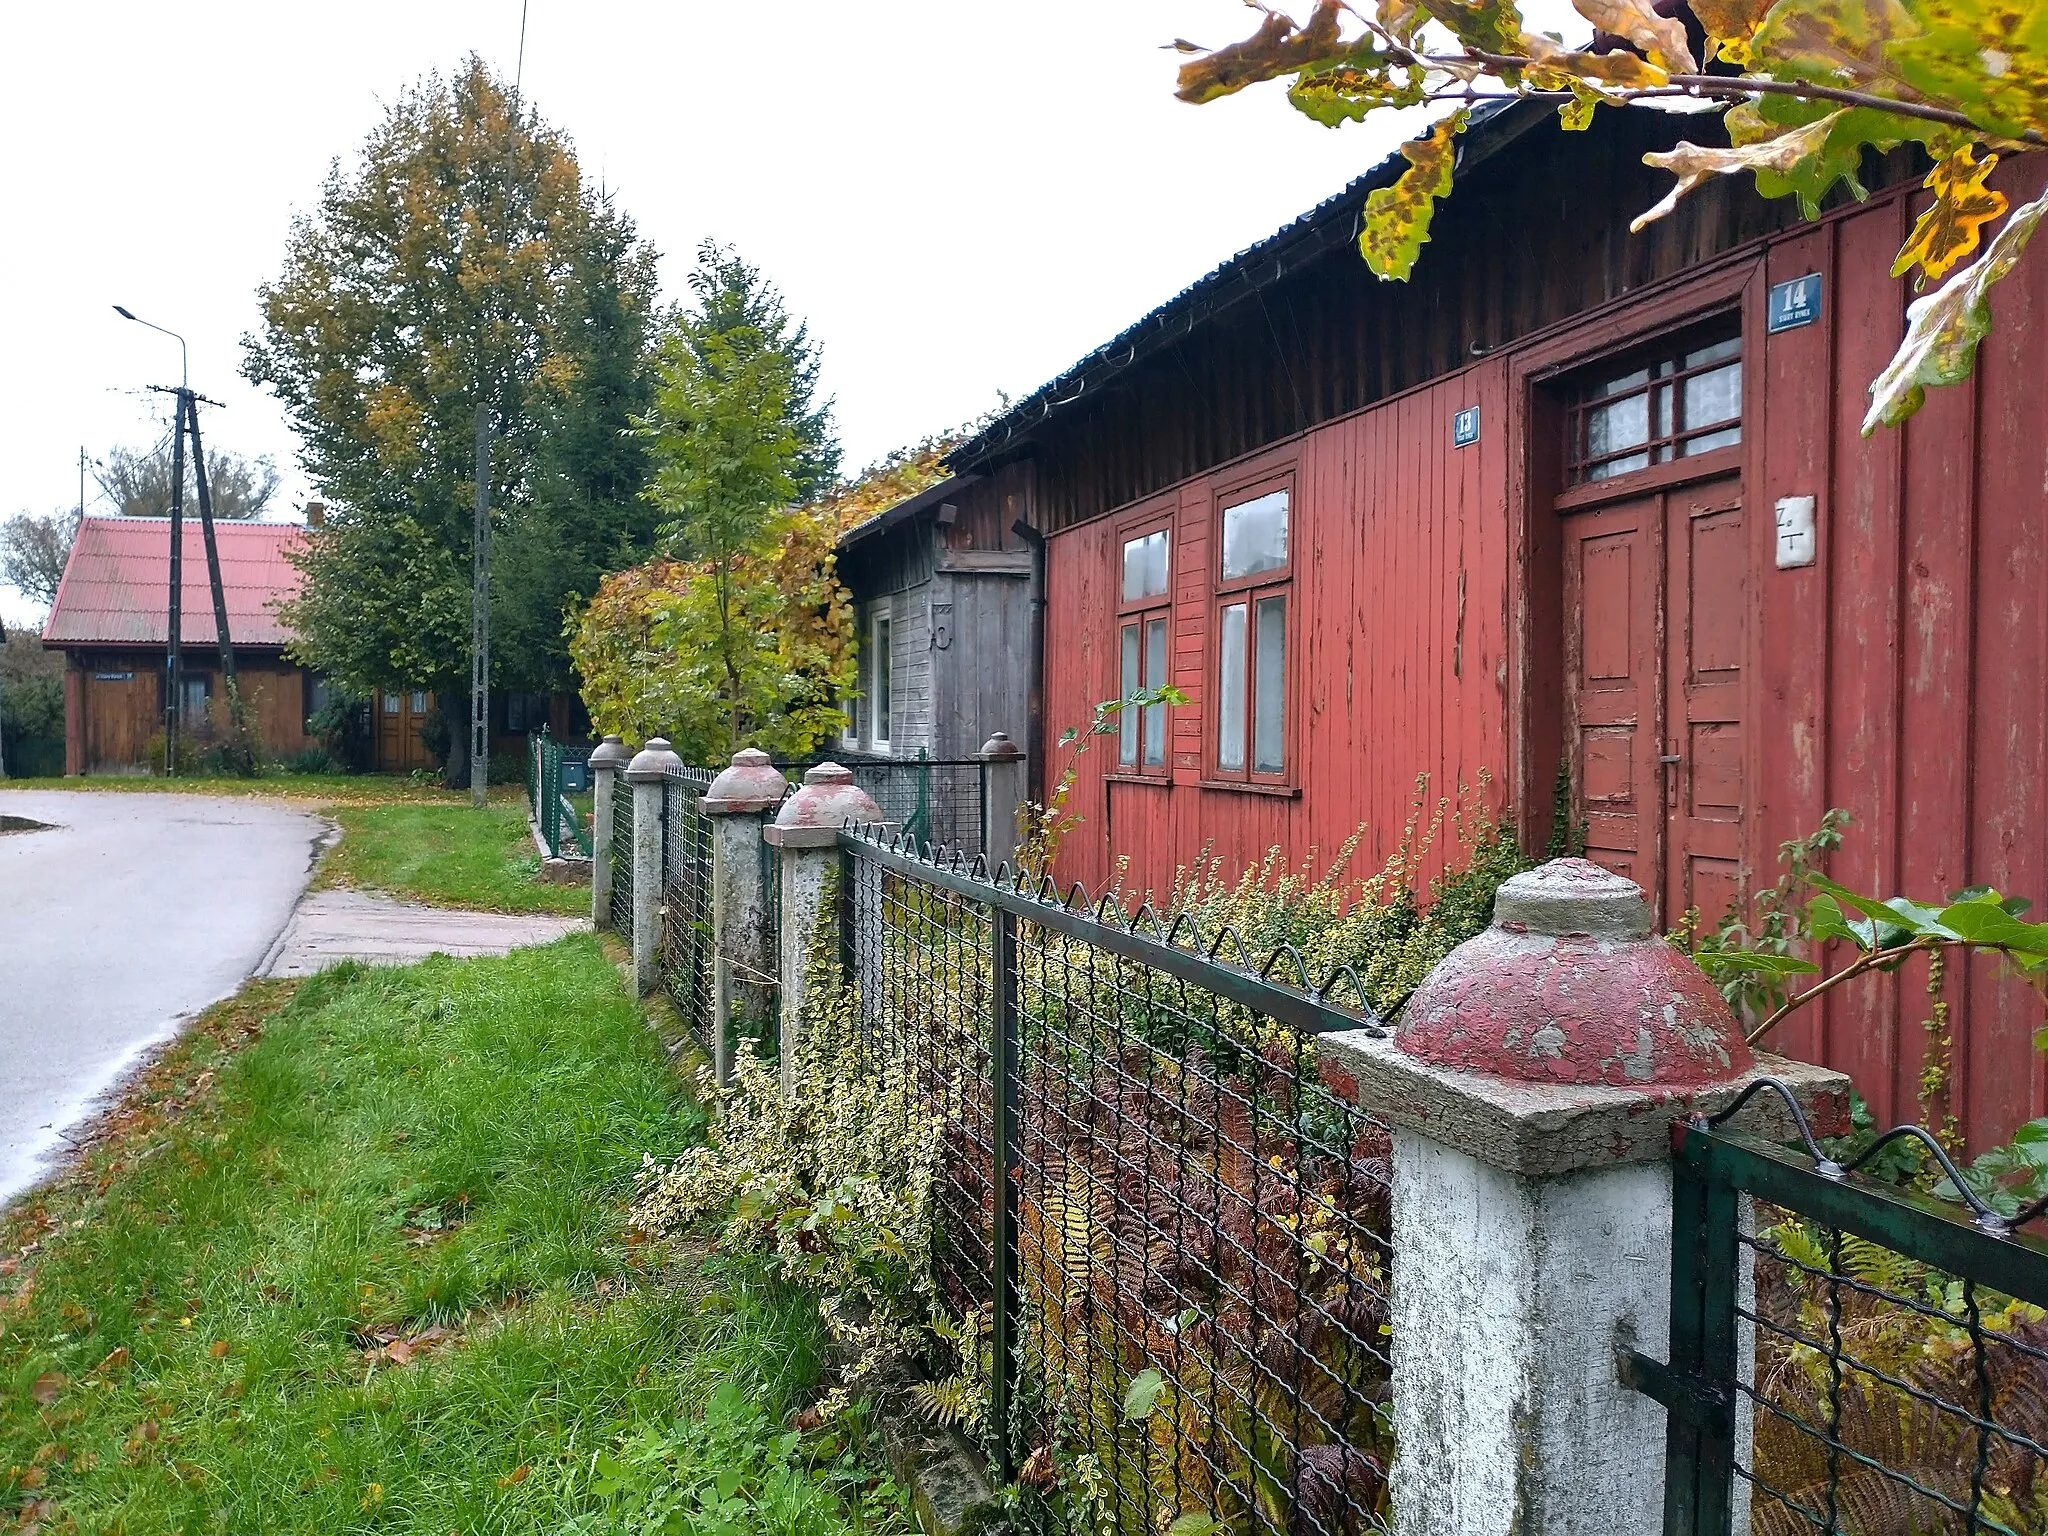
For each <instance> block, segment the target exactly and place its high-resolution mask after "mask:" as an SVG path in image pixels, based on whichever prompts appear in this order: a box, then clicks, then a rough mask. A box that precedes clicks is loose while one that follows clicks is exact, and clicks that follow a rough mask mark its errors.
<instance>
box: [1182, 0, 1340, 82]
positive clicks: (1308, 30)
mask: <svg viewBox="0 0 2048 1536" xmlns="http://www.w3.org/2000/svg"><path fill="white" fill-rule="evenodd" d="M1343 9H1344V7H1343V5H1342V4H1341V3H1340V0H1316V8H1315V12H1314V14H1312V15H1311V16H1310V17H1309V19H1308V25H1306V26H1304V27H1296V26H1295V24H1294V18H1293V17H1292V16H1288V15H1286V14H1285V13H1283V12H1280V11H1267V12H1266V13H1265V17H1264V19H1263V20H1262V21H1260V23H1259V29H1258V31H1256V32H1254V33H1253V34H1252V35H1251V36H1250V37H1248V38H1246V39H1245V40H1244V41H1243V42H1240V43H1231V44H1228V45H1227V46H1225V47H1222V48H1218V49H1217V50H1216V51H1215V52H1214V53H1209V54H1204V55H1203V56H1202V57H1201V58H1199V59H1190V60H1189V61H1188V62H1187V63H1185V64H1183V65H1181V67H1180V80H1179V83H1178V88H1177V89H1176V90H1175V91H1174V95H1176V96H1178V97H1179V98H1180V99H1181V100H1182V101H1192V102H1196V103H1200V102H1205V101H1214V100H1215V99H1216V98H1217V97H1218V96H1228V95H1230V94H1231V93H1232V92H1233V91H1241V90H1243V89H1244V88H1245V87H1246V86H1248V85H1255V84H1257V83H1258V82H1259V81H1261V80H1271V79H1272V78H1274V77H1275V76H1276V75H1284V74H1289V73H1291V72H1293V71H1294V70H1298V69H1303V68H1306V67H1307V66H1308V65H1310V64H1314V63H1316V62H1318V61H1319V60H1322V59H1327V58H1329V57H1330V56H1331V55H1332V54H1333V53H1335V52H1337V51H1338V49H1339V47H1340V46H1341V40H1340V38H1339V36H1338V24H1337V19H1338V16H1339V15H1340V14H1341V13H1342V11H1343Z"/></svg>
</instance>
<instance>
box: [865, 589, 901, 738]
mask: <svg viewBox="0 0 2048 1536" xmlns="http://www.w3.org/2000/svg"><path fill="white" fill-rule="evenodd" d="M894 619H895V614H894V612H893V611H892V610H891V608H890V606H889V605H888V604H886V603H885V604H883V605H882V606H881V607H880V608H878V609H876V610H875V612H874V613H872V614H870V615H869V616H868V647H869V649H870V650H871V651H872V652H873V654H874V660H873V661H872V662H870V663H869V665H868V678H867V681H868V691H867V699H866V703H867V712H868V750H869V751H870V752H873V753H875V754H876V755H877V756H879V757H887V756H888V755H889V738H890V736H891V735H892V734H893V728H894V726H895V724H896V722H895V720H894V719H892V718H891V716H892V715H893V713H894V709H895V703H896V701H895V698H894V697H893V685H894V683H895V680H896V667H895V658H894V656H893V654H892V653H891V649H890V647H891V643H892V642H893V641H894V640H895V638H896V629H895V624H894Z"/></svg>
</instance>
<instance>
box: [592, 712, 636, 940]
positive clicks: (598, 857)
mask: <svg viewBox="0 0 2048 1536" xmlns="http://www.w3.org/2000/svg"><path fill="white" fill-rule="evenodd" d="M626 762H627V757H626V749H625V746H624V744H623V743H621V742H620V740H619V738H618V737H616V736H607V737H605V739H604V740H603V741H601V742H599V743H598V746H597V750H596V751H595V752H593V753H591V754H590V778H591V786H590V789H591V801H590V926H591V927H593V928H595V929H596V930H597V931H598V932H599V933H603V932H604V931H605V930H606V929H607V928H609V927H611V925H612V809H613V805H614V798H613V797H614V796H615V795H617V793H618V788H619V770H621V769H622V768H624V767H625V766H626Z"/></svg>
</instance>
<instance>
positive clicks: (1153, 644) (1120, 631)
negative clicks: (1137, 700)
mask: <svg viewBox="0 0 2048 1536" xmlns="http://www.w3.org/2000/svg"><path fill="white" fill-rule="evenodd" d="M1168 545H1169V538H1168V535H1167V530H1166V528H1165V526H1164V525H1160V526H1156V527H1151V528H1146V527H1143V526H1137V527H1132V528H1128V529H1126V530H1125V534H1124V539H1123V554H1122V564H1121V569H1122V584H1121V586H1120V587H1119V589H1118V590H1119V600H1118V605H1117V697H1118V698H1120V699H1128V698H1130V697H1131V696H1132V695H1133V694H1135V693H1137V692H1139V691H1140V690H1141V689H1145V688H1161V687H1164V686H1165V685H1166V683H1167V681H1168V675H1167V666H1168V662H1167V638H1166V637H1167V632H1168V628H1169V609H1168V599H1167V591H1168V585H1169V584H1168V580H1167V577H1168V574H1169V568H1170V559H1169V548H1168ZM1116 761H1117V767H1118V768H1120V769H1122V770H1123V771H1124V772H1125V773H1141V774H1152V775H1163V774H1164V773H1165V772H1166V706H1165V705H1164V704H1150V705H1147V706H1146V707H1145V708H1144V709H1142V710H1136V709H1127V710H1125V711H1123V713H1122V714H1121V715H1120V716H1119V717H1118V719H1117V751H1116Z"/></svg>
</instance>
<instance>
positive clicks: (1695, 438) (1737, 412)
mask: <svg viewBox="0 0 2048 1536" xmlns="http://www.w3.org/2000/svg"><path fill="white" fill-rule="evenodd" d="M1732 324H1733V322H1724V323H1723V324H1722V325H1721V326H1719V327H1718V328H1717V329H1715V330H1711V331H1691V332H1688V333H1686V334H1685V335H1683V336H1681V337H1678V338H1675V339H1667V340H1665V341H1663V342H1660V343H1659V344H1658V345H1657V347H1656V348H1655V349H1654V350H1652V351H1649V352H1635V353H1633V354H1631V355H1630V356H1629V357H1627V358H1624V359H1621V360H1619V361H1616V362H1613V363H1609V364H1606V365H1603V366H1601V367H1599V368H1597V369H1595V370H1594V371H1593V373H1592V375H1591V377H1589V378H1588V379H1587V380H1586V382H1585V384H1584V385H1583V386H1581V387H1580V388H1579V389H1578V390H1576V391H1575V392H1574V393H1573V396H1572V399H1571V406H1570V409H1569V410H1568V411H1567V412H1566V419H1567V423H1568V431H1569V433H1570V437H1569V440H1568V442H1567V455H1566V456H1567V459H1568V461H1569V466H1570V471H1571V483H1572V484H1573V485H1584V484H1585V483H1587V482H1588V481H1592V480H1609V479H1612V478H1613V477H1614V476H1616V475H1626V474H1633V473H1634V472H1635V471H1637V470H1639V469H1648V468H1650V467H1651V466H1652V465H1654V464H1669V463H1671V462H1672V461H1673V460H1674V459H1686V458H1691V457H1693V456H1694V455H1696V454H1702V453H1711V452H1712V451H1713V450H1714V449H1716V448H1732V447H1734V446H1735V445H1736V444H1737V443H1740V442H1741V441H1742V337H1741V336H1740V335H1739V334H1735V333H1733V331H1732Z"/></svg>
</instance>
